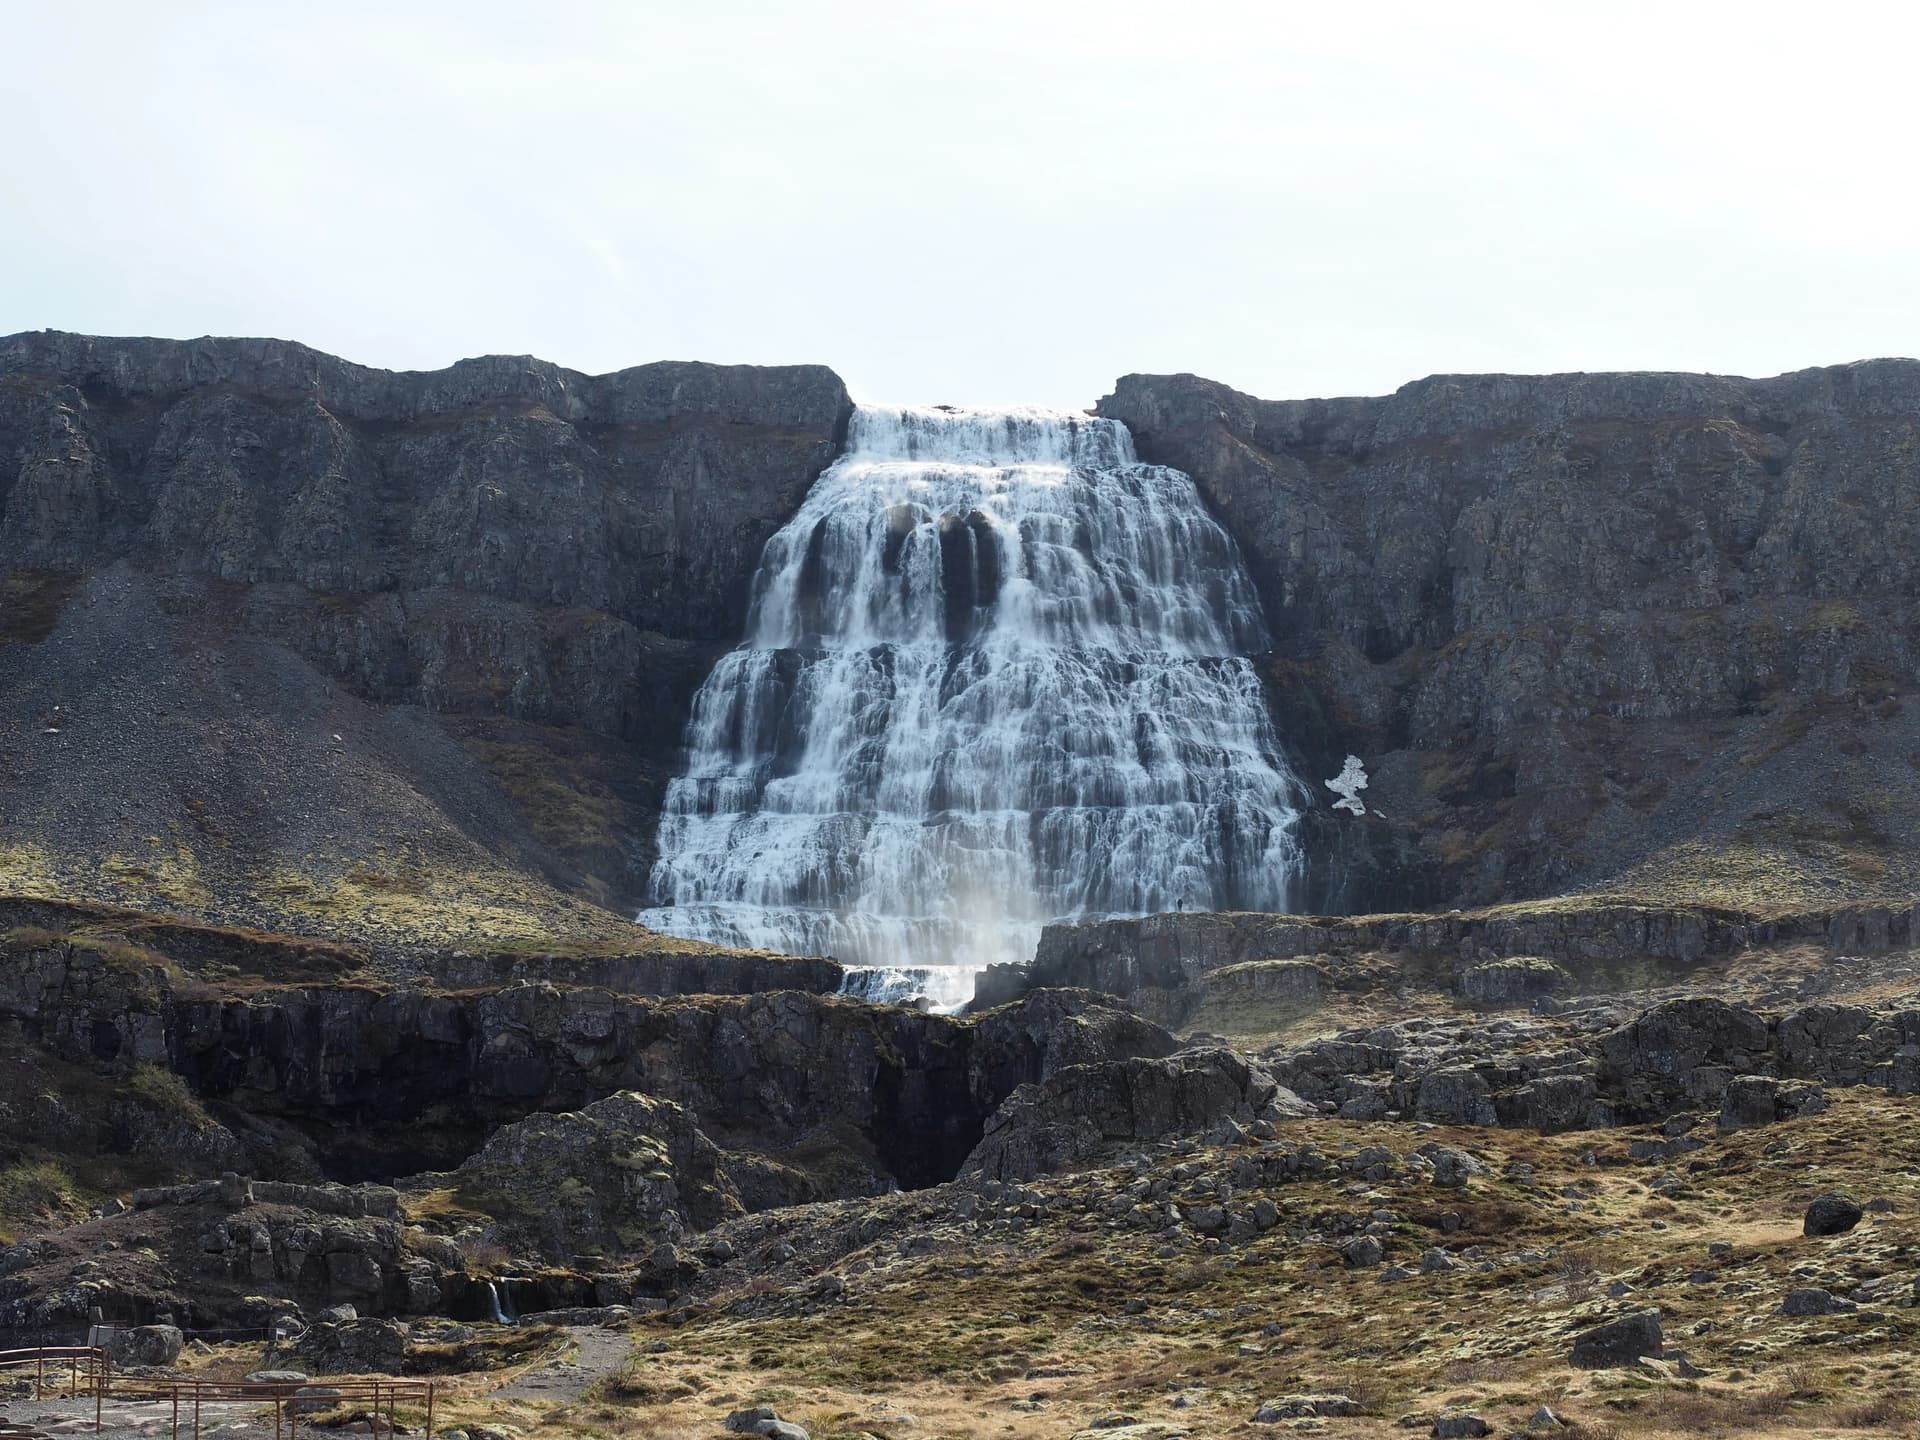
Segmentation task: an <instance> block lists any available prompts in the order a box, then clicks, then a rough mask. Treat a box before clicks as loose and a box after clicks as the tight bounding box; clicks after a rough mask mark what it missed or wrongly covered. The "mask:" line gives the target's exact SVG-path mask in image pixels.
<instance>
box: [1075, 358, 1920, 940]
mask: <svg viewBox="0 0 1920 1440" xmlns="http://www.w3.org/2000/svg"><path fill="white" fill-rule="evenodd" d="M1100 413H1102V414H1105V415H1111V416H1114V417H1117V418H1119V419H1121V420H1124V421H1125V422H1126V423H1127V424H1128V425H1129V426H1130V427H1131V428H1132V430H1133V432H1134V438H1135V441H1136V443H1137V445H1138V447H1139V449H1140V452H1141V454H1142V455H1143V456H1145V457H1146V458H1149V459H1152V460H1155V461H1159V462H1161V463H1165V464H1169V465H1175V466H1178V467H1180V468H1181V469H1184V470H1187V471H1189V472H1190V473H1191V474H1192V475H1193V476H1194V477H1195V479H1196V480H1197V481H1198V483H1199V484H1200V486H1201V488H1202V490H1203V491H1204V492H1205V493H1206V495H1207V497H1208V498H1209V500H1210V501H1211V503H1212V504H1213V505H1214V506H1215V507H1216V509H1217V510H1218V512H1219V514H1220V515H1221V517H1222V518H1223V519H1224V520H1225V522H1226V523H1227V524H1228V525H1229V527H1230V528H1231V529H1232V530H1233V532H1234V534H1235V536H1236V537H1237V538H1238V540H1239V542H1240V544H1241V545H1242V546H1243V547H1244V549H1245V550H1246V552H1247V554H1248V556H1249V558H1250V561H1251V562H1252V566H1253V569H1254V571H1255V575H1256V578H1257V580H1258V581H1259V583H1260V585H1261V587H1262V591H1263V597H1264V600H1265V604H1266V608H1267V616H1268V619H1269V621H1270V623H1271V625H1272V627H1273V631H1274V634H1275V637H1276V646H1277V649H1276V653H1275V655H1274V656H1273V658H1272V660H1271V662H1270V664H1269V666H1268V679H1269V682H1270V685H1271V687H1272V692H1273V694H1274V697H1275V701H1276V704H1277V706H1278V708H1279V710H1280V712H1281V716H1282V720H1283V724H1284V728H1285V731H1286V733H1287V734H1288V735H1289V737H1290V738H1291V739H1292V740H1293V741H1294V743H1295V744H1296V745H1297V746H1298V747H1299V748H1300V750H1301V751H1302V752H1303V754H1304V755H1305V756H1306V757H1307V759H1308V761H1309V763H1310V764H1311V766H1312V768H1313V774H1312V775H1311V777H1310V778H1311V779H1312V781H1313V782H1314V783H1315V784H1316V786H1317V785H1318V782H1319V781H1320V780H1322V779H1324V778H1328V777H1331V776H1333V775H1335V774H1336V772H1337V771H1338V770H1339V768H1340V765H1341V761H1342V758H1343V757H1344V756H1345V755H1346V754H1347V753H1349V752H1351V753H1354V754H1358V755H1359V756H1361V757H1362V759H1363V761H1364V762H1365V765H1366V769H1367V771H1368V772H1369V775H1370V779H1371V785H1370V788H1368V789H1367V790H1366V791H1365V792H1364V793H1363V794H1362V797H1361V798H1362V799H1363V801H1364V802H1365V803H1366V804H1367V806H1368V808H1369V810H1370V811H1373V812H1375V813H1374V815H1373V817H1372V821H1371V823H1369V822H1368V821H1364V820H1359V819H1355V818H1353V817H1348V816H1344V815H1336V814H1332V813H1331V812H1328V813H1323V814H1321V815H1320V816H1318V817H1316V819H1315V821H1314V825H1315V833H1314V844H1313V846H1312V848H1313V849H1314V851H1315V852H1316V853H1317V854H1318V855H1319V856H1320V857H1321V858H1322V862H1323V863H1322V868H1321V871H1320V873H1319V874H1318V875H1317V876H1316V895H1317V898H1318V899H1319V900H1320V901H1321V908H1324V909H1334V910H1345V911H1364V910H1367V909H1386V908H1397V907H1404V906H1407V905H1411V904H1428V903H1435V902H1439V903H1468V902H1483V901H1486V900H1490V899H1495V898H1500V897H1501V896H1503V895H1524V894H1542V893H1547V892H1551V891H1554V890H1558V889H1562V888H1567V887H1569V886H1577V885H1588V884H1593V883H1596V882H1605V881H1618V880H1622V879H1623V878H1624V879H1625V880H1626V881H1628V882H1630V883H1633V884H1634V885H1636V886H1637V887H1639V888H1641V889H1652V890H1655V891H1660V890H1662V889H1663V887H1664V888H1665V889H1666V890H1667V891H1668V893H1670V894H1671V895H1672V897H1673V898H1689V899H1702V898H1706V899H1719V900H1723V901H1726V902H1729V903H1736V904H1737V903H1753V902H1763V903H1764V902H1769V901H1774V900H1778V899H1781V898H1786V897H1788V896H1791V897H1792V898H1796V899H1799V900H1803V901H1804V900H1812V899H1818V898H1822V897H1830V896H1835V895H1844V894H1860V893H1871V892H1873V891H1876V890H1880V891H1885V890H1899V891H1905V890H1908V889H1910V888H1912V886H1913V885H1914V883H1915V881H1916V875H1915V873H1914V871H1913V868H1912V866H1911V864H1910V862H1908V861H1907V859H1906V856H1905V851H1906V850H1907V848H1909V847H1908V846H1907V845H1906V843H1905V842H1906V841H1907V840H1908V839H1909V838H1910V837H1912V836H1914V835H1915V834H1916V833H1920V794H1917V792H1916V789H1915V786H1914V780H1913V773H1912V772H1913V764H1912V757H1913V755H1914V754H1915V753H1917V750H1920V746H1917V742H1920V732H1916V730H1915V721H1914V717H1913V716H1912V715H1910V714H1908V713H1907V709H1908V708H1910V707H1906V705H1905V701H1906V697H1907V696H1908V694H1909V692H1910V691H1911V690H1912V688H1913V683H1914V675H1915V661H1916V654H1915V645H1914V636H1915V634H1916V619H1917V618H1920V616H1917V615H1916V601H1917V599H1920V562H1916V560H1915V558H1914V557H1915V554H1916V549H1915V541H1916V539H1920V507H1916V503H1915V502H1916V499H1920V364H1916V363H1915V362H1912V361H1895V360H1889V361H1876V362H1871V363H1865V364H1858V365H1850V366H1842V367H1836V368H1831V369H1824V370H1810V371H1803V372H1800V373H1797V374H1792V375H1784V376H1781V377H1779V378H1777V379H1772V380H1758V381H1755V380H1740V379H1729V378H1722V377H1714V376H1696V375H1660V374H1636V375H1558V376H1538V377H1521V376H1500V375H1482V376H1436V377H1433V378H1431V379H1427V380H1422V381H1419V382H1417V383H1414V384H1411V385H1408V386H1405V387H1403V388H1402V389H1401V390H1399V391H1397V392H1396V393H1395V394H1393V395H1390V396H1386V397H1384V398H1380V399H1352V400H1321V401H1296V402H1273V401H1264V400H1256V399H1253V398H1251V397H1249V396H1246V395H1242V394H1239V393H1237V392H1235V391H1233V390H1230V389H1228V388H1227V387H1226V386H1224V385H1219V384H1216V383H1214V382H1212V381H1208V380H1202V379H1199V378H1197V377H1194V376H1191V375H1181V376H1147V375H1133V376H1128V377H1126V378H1125V379H1123V380H1121V381H1120V382H1119V384H1118V386H1117V387H1116V389H1115V392H1114V393H1113V394H1112V395H1110V396H1108V397H1107V398H1106V399H1105V400H1103V401H1102V402H1101V406H1100ZM1322 798H1323V800H1324V799H1331V798H1332V797H1331V796H1330V795H1327V794H1326V793H1325V792H1324V791H1323V792H1322Z"/></svg>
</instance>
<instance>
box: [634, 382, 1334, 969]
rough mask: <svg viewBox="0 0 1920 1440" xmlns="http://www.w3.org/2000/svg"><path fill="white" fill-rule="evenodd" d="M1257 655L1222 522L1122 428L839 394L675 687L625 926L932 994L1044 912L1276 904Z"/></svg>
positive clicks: (997, 951) (1260, 630)
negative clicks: (724, 617) (1138, 452)
mask: <svg viewBox="0 0 1920 1440" xmlns="http://www.w3.org/2000/svg"><path fill="white" fill-rule="evenodd" d="M1267 644H1268V642H1267V637H1266V627H1265V622H1264V620H1263V618H1262V616H1261V613H1260V606H1259V601H1258V598H1257V596H1256V594H1255V592H1254V589H1253V586H1252V583H1251V582H1250V580H1249V579H1248V577H1247V574H1246V570H1245V567H1244V566H1243V565H1242V564H1241V562H1240V556H1239V552H1238V550H1237V549H1236V547H1235V546H1234V544H1233V541H1232V539H1231V538H1230V537H1229V536H1228V535H1227V533H1226V532H1225V531H1224V530H1223V529H1222V528H1221V527H1220V526H1219V525H1218V524H1217V523H1216V522H1215V521H1214V519H1213V518H1212V516H1211V515H1209V514H1208V513H1207V510H1206V507H1205V506H1204V505H1203V504H1202V503H1201V500H1200V496H1199V493H1198V491H1197V490H1196V489H1195V487H1194V484H1193V481H1192V480H1191V479H1190V478H1189V477H1188V476H1186V475H1185V474H1183V473H1181V472H1180V471H1178V470H1171V469H1167V468H1165V467H1163V466H1155V465H1143V464H1140V463H1139V462H1138V460H1137V459H1136V458H1135V456H1134V452H1133V443H1132V438H1131V436H1129V435H1128V433H1127V431H1126V427H1125V426H1123V425H1121V424H1119V423H1118V422H1116V421H1112V420H1097V419H1092V418H1090V417H1088V416H1086V415H1080V414H1067V413H1053V412H1045V411H1032V410H1009V411H978V410H954V409H948V408H946V407H940V408H934V409H915V408H897V407H881V406H862V407H860V408H859V409H858V410H857V411H856V412H855V414H854V416H853V421H852V425H851V428H850V431H849V435H848V443H847V448H846V451H845V453H844V454H843V455H842V456H841V458H840V459H839V460H838V461H836V462H835V463H834V464H833V465H832V466H831V467H830V468H829V469H828V470H827V471H826V472H825V473H824V474H822V475H821V476H820V478H819V480H818V481H817V482H816V483H815V484H814V486H813V489H812V490H811V491H810V492H809V494H808V495H807V497H806V500H805V502H804V503H803V504H802V505H801V507H800V511H799V513H798V514H796V515H795V516H794V518H793V519H792V520H791V521H789V522H788V523H787V525H785V526H784V527H783V528H782V529H781V530H780V531H779V532H778V533H777V534H775V535H774V537H773V538H772V539H771V540H769V541H768V542H767V546H766V549H765V552H764V553H763V554H762V556H761V560H760V568H759V571H758V573H757V574H756V576H755V579H754V588H753V596H752V606H751V610H750V613H749V618H748V622H747V634H746V638H745V640H744V642H743V643H742V644H741V645H740V647H739V648H738V649H736V650H734V651H732V652H731V653H729V654H728V655H726V656H724V657H722V659H721V660H720V661H719V663H718V664H716V665H715V667H714V669H713V673H712V674H711V675H710V676H708V678H707V681H706V683H705V684H704V685H703V686H702V687H701V689H700V692H699V695H698V696H697V697H696V699H695V701H694V706H693V714H692V717H691V719H690V721H689V724H688V729H687V752H688V753H687V769H686V773H685V774H684V775H681V776H680V777H678V778H677V779H675V780H674V781H673V782H672V784H671V785H670V787H669V789H668V791H667V795H666V801H665V805H664V808H663V815H662V819H661V823H660V836H659V859H658V861H657V863H656V865H655V868H654V872H653V885H654V892H655V898H656V901H657V904H656V907H655V908H652V909H648V910H644V911H642V912H641V913H640V915H639V916H638V917H637V918H638V919H639V921H640V923H642V924H644V925H648V926H651V927H653V928H654V929H657V930H662V931H665V932H668V933H670V934H675V935H683V936H688V937H690V938H695V939H704V940H713V941H718V942H721V943H723V944H729V945H741V946H750V947H758V948H766V949H774V950H782V951H788V952H792V953H798V954H826V955H834V956H837V957H839V958H840V959H841V960H843V961H845V962H846V963H848V964H849V965H853V966H858V967H868V968H867V970H866V973H865V974H864V976H861V975H860V974H859V973H858V972H856V976H855V977H854V978H853V979H851V980H850V984H851V985H852V986H853V987H854V988H861V989H864V990H865V991H866V992H867V993H870V994H874V995H876V996H877V995H880V994H885V995H886V996H887V997H888V998H901V997H902V995H903V994H904V993H905V992H906V991H907V990H910V989H913V988H914V987H918V993H921V994H925V995H928V996H929V998H931V999H933V1000H934V1001H935V1003H938V1004H942V1005H943V1006H947V1005H951V1004H952V1003H955V997H957V999H958V1001H962V1002H963V1001H964V1000H965V999H966V998H967V995H968V993H970V989H971V979H970V975H971V972H975V971H977V970H978V969H979V968H981V967H983V966H985V965H987V964H989V963H992V962H995V961H1007V960H1025V959H1028V958H1030V957H1031V955H1032V953H1033V947H1034V945H1035V943H1036V941H1037V940H1038V938H1039V932H1040V928H1041V926H1042V925H1044V924H1046V923H1047V922H1049V921H1053V920H1075V919H1085V918H1093V917H1099V916H1115V915H1140V914H1151V913H1155V912H1158V911H1165V910H1173V909H1178V908H1188V909H1198V910H1206V909H1259V910H1284V909H1286V908H1287V898H1288V885H1289V882H1290V881H1291V880H1292V878H1293V876H1294V874H1295V871H1296V869H1297V862H1298V857H1297V854H1296V850H1295V845H1294V839H1293V823H1294V820H1295V815H1296V805H1297V803H1298V799H1299V794H1300V790H1299V786H1298V783H1297V782H1296V780H1295V779H1294V777H1293V776H1292V774H1291V773H1290V772H1289V770H1288V769H1287V767H1286V765H1285V763H1284V762H1283V760H1282V759H1281V757H1280V749H1279V745H1278V741H1277V737H1276V736H1275V735H1274V733H1273V729H1272V725H1271V722H1270V720H1269V718H1268V714H1267V709H1266V705H1265V700H1264V697H1263V695H1262V693H1261V688H1260V682H1259V679H1258V677H1257V676H1256V675H1255V673H1254V671H1253V667H1252V665H1251V664H1250V663H1249V662H1248V660H1247V659H1246V657H1247V656H1248V655H1250V654H1257V653H1259V652H1260V651H1262V650H1264V649H1266V648H1267ZM956 972H957V973H956ZM949 977H950V978H949ZM936 990H937V991H939V992H941V993H939V994H937V995H936V994H933V993H932V992H933V991H936ZM963 992H967V993H963Z"/></svg>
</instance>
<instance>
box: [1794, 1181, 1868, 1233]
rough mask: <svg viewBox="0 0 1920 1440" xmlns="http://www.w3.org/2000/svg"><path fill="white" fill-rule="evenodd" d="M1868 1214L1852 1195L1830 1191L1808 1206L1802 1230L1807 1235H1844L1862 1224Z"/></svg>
mask: <svg viewBox="0 0 1920 1440" xmlns="http://www.w3.org/2000/svg"><path fill="white" fill-rule="evenodd" d="M1865 1213H1866V1212H1865V1211H1864V1210H1862V1209H1861V1208H1860V1202H1859V1201H1857V1200H1855V1199H1854V1198H1853V1197H1852V1196H1851V1195H1842V1194H1840V1193H1839V1192H1838V1191H1837V1190H1829V1191H1828V1192H1827V1193H1826V1194H1824V1195H1822V1196H1821V1197H1820V1198H1819V1199H1817V1200H1815V1201H1814V1202H1813V1203H1812V1204H1811V1205H1809V1206H1807V1214H1806V1219H1805V1221H1804V1222H1803V1223H1802V1225H1801V1227H1800V1228H1801V1230H1802V1232H1803V1233H1804V1234H1807V1235H1816V1236H1818V1235H1844V1234H1846V1233H1847V1231H1849V1230H1851V1229H1853V1227H1854V1226H1856V1225H1858V1224H1859V1223H1860V1219H1861V1216H1863V1215H1864V1214H1865Z"/></svg>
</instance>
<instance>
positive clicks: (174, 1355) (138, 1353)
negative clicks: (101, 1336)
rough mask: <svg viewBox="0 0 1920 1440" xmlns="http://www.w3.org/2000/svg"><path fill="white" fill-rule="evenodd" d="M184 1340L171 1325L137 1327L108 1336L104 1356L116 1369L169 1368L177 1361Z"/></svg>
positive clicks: (185, 1341)
mask: <svg viewBox="0 0 1920 1440" xmlns="http://www.w3.org/2000/svg"><path fill="white" fill-rule="evenodd" d="M186 1343H187V1339H186V1336H185V1335H183V1334H181V1333H180V1331H179V1329H178V1328H177V1327H176V1326H173V1325H137V1326H135V1327H133V1328H132V1329H130V1330H111V1331H109V1332H108V1333H107V1342H106V1346H105V1348H106V1352H107V1355H108V1357H109V1358H110V1359H111V1360H112V1361H113V1363H114V1365H115V1366H116V1367H117V1368H120V1369H125V1368H127V1367H128V1366H135V1365H138V1366H152V1365H171V1364H173V1362H174V1361H176V1360H178V1359H179V1358H180V1351H181V1350H182V1349H184V1348H185V1346H186Z"/></svg>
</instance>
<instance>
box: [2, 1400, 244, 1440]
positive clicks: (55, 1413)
mask: <svg viewBox="0 0 1920 1440" xmlns="http://www.w3.org/2000/svg"><path fill="white" fill-rule="evenodd" d="M258 1410H259V1406H257V1405H208V1406H206V1407H205V1408H204V1409H203V1410H202V1411H201V1413H200V1440H209V1437H210V1436H217V1437H220V1440H227V1437H233V1440H242V1437H253V1436H259V1435H271V1434H272V1433H273V1420H272V1418H271V1415H270V1414H269V1418H268V1419H267V1420H266V1421H265V1422H264V1423H263V1422H262V1421H261V1419H260V1418H259V1415H258V1413H257V1412H258ZM0 1421H6V1422H8V1423H11V1424H14V1425H26V1426H31V1427H32V1428H33V1429H34V1430H37V1431H39V1432H40V1433H41V1434H43V1435H92V1434H94V1433H95V1431H94V1428H93V1401H92V1400H90V1399H85V1398H82V1399H79V1400H0ZM100 1421H101V1429H100V1431H99V1432H98V1433H99V1434H100V1435H101V1436H102V1437H104V1440H153V1437H155V1436H166V1437H170V1436H171V1435H172V1433H173V1406H172V1405H171V1404H155V1403H154V1402H152V1401H147V1400H109V1401H108V1402H107V1403H106V1404H105V1405H104V1406H102V1407H101V1411H100ZM192 1426H193V1412H192V1410H191V1408H189V1407H186V1406H183V1407H181V1411H180V1433H181V1435H182V1437H183V1440H184V1437H186V1436H188V1435H191V1434H192Z"/></svg>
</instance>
